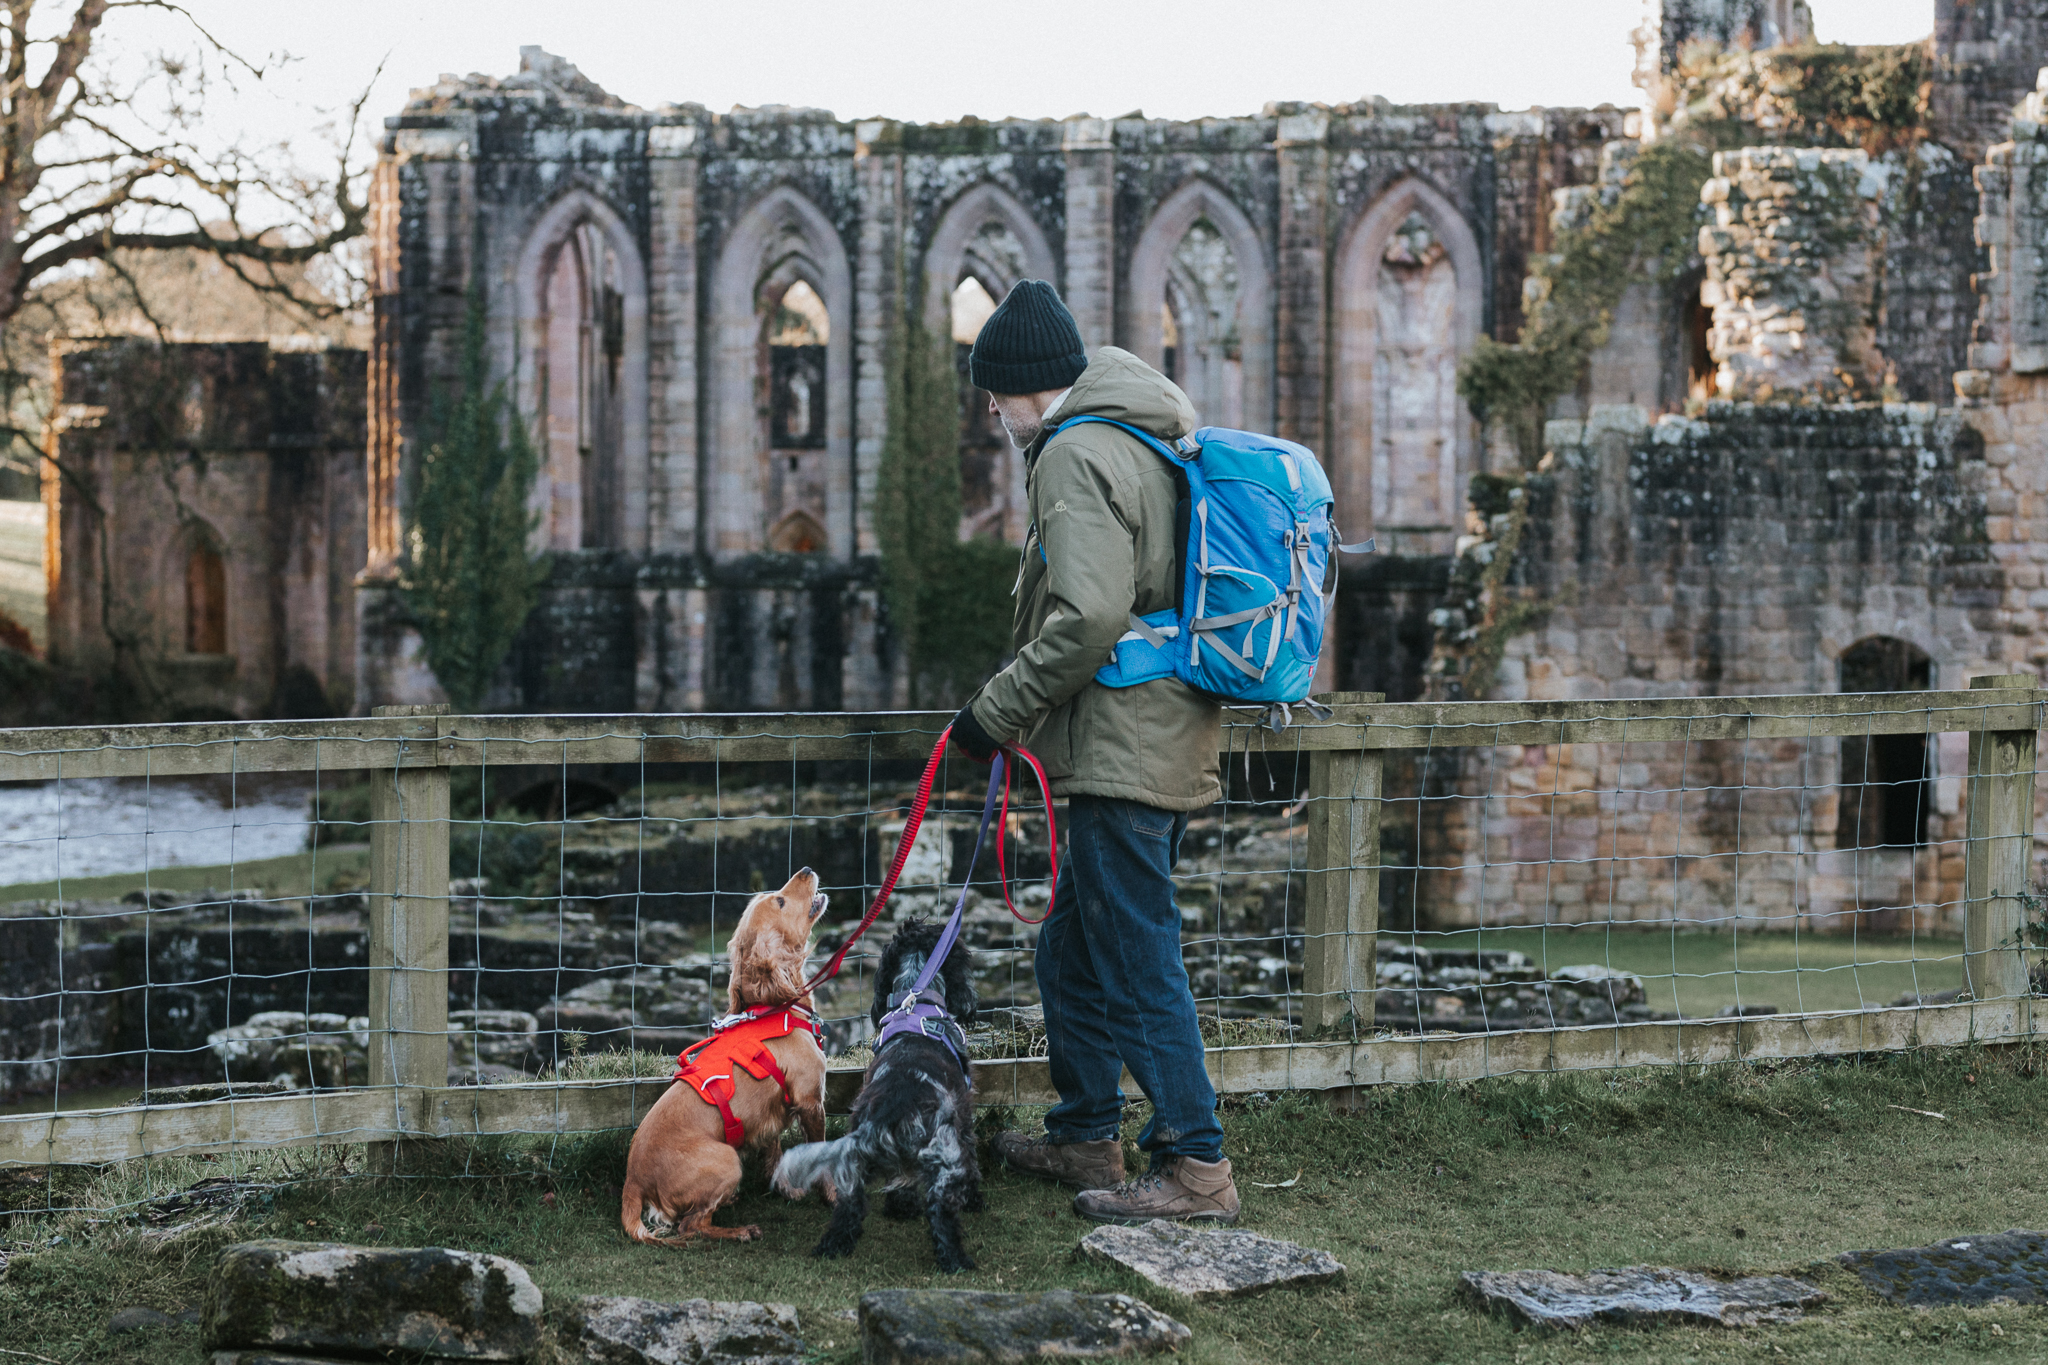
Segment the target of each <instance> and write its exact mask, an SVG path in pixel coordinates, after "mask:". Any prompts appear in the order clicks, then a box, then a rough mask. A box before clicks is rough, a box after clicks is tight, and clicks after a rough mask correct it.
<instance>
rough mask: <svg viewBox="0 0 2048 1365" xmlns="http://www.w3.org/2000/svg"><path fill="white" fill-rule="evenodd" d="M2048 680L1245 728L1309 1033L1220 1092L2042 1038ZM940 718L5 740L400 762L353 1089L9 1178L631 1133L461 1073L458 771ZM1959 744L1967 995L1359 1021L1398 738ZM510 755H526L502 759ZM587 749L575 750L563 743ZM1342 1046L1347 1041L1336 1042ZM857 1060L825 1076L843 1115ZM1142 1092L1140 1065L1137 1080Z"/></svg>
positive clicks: (12, 775)
mask: <svg viewBox="0 0 2048 1365" xmlns="http://www.w3.org/2000/svg"><path fill="white" fill-rule="evenodd" d="M2044 698H2048V693H2043V692H2040V691H2037V690H2035V687H2034V680H2033V679H2032V678H2031V677H2027V676H1999V677H1985V678H1977V679H1975V680H1973V682H1972V686H1971V689H1970V690H1968V691H1946V692H1904V693H1878V694H1868V695H1824V696H1821V695H1816V696H1784V697H1712V698H1697V699H1693V698H1658V699H1646V700H1637V701H1573V702H1471V703H1456V704H1424V703H1408V704H1388V703H1383V702H1380V701H1379V700H1378V699H1377V698H1376V697H1374V696H1371V695H1367V694H1342V695H1339V696H1335V697H1332V698H1329V699H1328V700H1330V701H1331V702H1332V703H1333V704H1334V714H1333V715H1332V717H1331V718H1330V719H1329V720H1328V721H1324V722H1312V723H1308V724H1297V725H1295V726H1293V727H1291V728H1289V729H1288V730H1286V731H1284V732H1282V733H1280V734H1270V733H1268V732H1265V731H1261V730H1256V729H1252V728H1250V727H1234V728H1233V730H1232V732H1231V733H1232V743H1233V746H1234V747H1233V751H1232V757H1233V758H1235V757H1236V756H1237V754H1238V753H1240V752H1243V751H1245V750H1246V749H1250V750H1262V751H1265V752H1269V753H1276V754H1303V755H1306V756H1307V757H1308V760H1309V801H1308V804H1307V806H1306V816H1307V819H1308V822H1309V824H1308V839H1307V848H1308V855H1307V869H1306V870H1307V885H1308V900H1307V907H1306V923H1305V925H1304V927H1303V936H1304V938H1305V957H1304V980H1303V987H1302V991H1301V996H1300V1001H1299V1004H1300V1006H1301V1017H1302V1019H1303V1022H1304V1024H1305V1026H1306V1034H1307V1037H1306V1040H1305V1041H1301V1042H1294V1043H1288V1044H1284V1045H1274V1046H1259V1047H1232V1048H1218V1049H1215V1050H1213V1051H1211V1052H1210V1054H1209V1069H1210V1072H1211V1075H1212V1076H1213V1078H1214V1079H1215V1081H1216V1085H1217V1089H1218V1090H1219V1092H1222V1093H1247V1092H1253V1091H1274V1090H1288V1089H1301V1090H1332V1089H1341V1088H1346V1087H1354V1086H1371V1085H1385V1084H1407V1083H1417V1082H1433V1081H1452V1080H1469V1079H1477V1078H1480V1077H1484V1076H1494V1075H1502V1074H1508V1073H1517V1072H1551V1071H1573V1070H1589V1069H1606V1068H1619V1067H1634V1066H1661V1065H1674V1064H1692V1065H1697V1064H1704V1063H1711V1062H1721V1061H1731V1060H1736V1059H1764V1058H1777V1057H1799V1056H1815V1055H1824V1054H1845V1053H1859V1052H1872V1051H1879V1050H1887V1049H1899V1048H1909V1047H1914V1046H1921V1045H1930V1044H1956V1043H1964V1042H1969V1041H1973V1040H1975V1041H2000V1040H2013V1039H2018V1038H2022V1037H2026V1036H2030V1035H2031V1034H2032V1033H2033V1031H2034V1013H2033V1006H2032V1002H2031V999H2030V997H2029V985H2028V975H2027V964H2026V957H2025V953H2024V951H2023V950H2022V949H2021V948H2020V938H2021V933H2022V907H2021V901H2020V895H2019V893H2021V892H2022V891H2024V890H2025V889H2026V888H2027V886H2028V882H2029V879H2030V874H2031V862H2032V855H2033V847H2034V759H2035V737H2036V732H2037V731H2038V730H2039V728H2040V726H2041V723H2042V705H2043V700H2044ZM945 720H946V717H944V716H942V715H931V714H923V713H886V714H877V715H854V714H826V715H791V716H769V715H688V716H651V715H629V716H452V715H448V714H445V711H444V710H443V709H441V708H430V707H423V708H408V707H385V708H379V710H378V712H377V713H376V714H375V715H374V716H372V717H370V718H367V719H355V720H335V721H307V722H246V723H234V724H199V725H156V726H131V727H107V728H78V729H47V730H17V731H11V732H0V780H6V781H18V780H23V779H44V780H46V779H54V778H67V779H83V778H109V777H131V778H133V777H175V776H187V775H195V774H210V773H230V772H233V773H257V772H316V771H317V772H320V773H322V774H336V773H342V772H350V771H358V772H360V771H368V772H374V773H380V774H382V773H388V774H389V778H390V780H389V781H388V782H385V781H381V780H380V781H378V782H376V783H375V793H376V795H375V808H374V811H373V821H374V823H373V826H372V842H371V882H370V888H371V890H370V934H369V944H370V964H369V1002H370V1003H369V1017H370V1018H371V1020H372V1021H373V1030H372V1033H371V1043H370V1077H371V1081H372V1083H371V1084H370V1085H368V1086H366V1087H362V1088H356V1089H348V1090H329V1091H307V1092H302V1093H297V1094H289V1095H277V1096H264V1097H257V1098H238V1099H225V1100H216V1101H211V1102H206V1103H197V1104H181V1105H169V1106H152V1107H130V1108H121V1109H105V1110H86V1111H71V1112H60V1113H46V1114H34V1115H25V1116H18V1117H0V1166H15V1165H33V1166H41V1165H54V1164H70V1163H99V1162H109V1161H119V1160H125V1159H129V1158H135V1157H148V1156H152V1155H190V1154H195V1153H201V1152H213V1151H223V1150H231V1149H253V1148H267V1147H289V1146H302V1145H308V1144H314V1143H338V1142H366V1143H372V1144H379V1146H378V1147H377V1148H376V1149H375V1150H377V1151H380V1152H386V1153H388V1151H389V1148H388V1147H385V1146H383V1144H392V1143H397V1142H402V1141H407V1140H417V1139H427V1138H450V1137H468V1136H477V1135H486V1134H536V1133H538V1134H566V1133H574V1132H586V1131H592V1130H598V1129H605V1128H619V1127H626V1126H630V1125H632V1124H633V1123H635V1122H636V1121H637V1119H638V1116H639V1115H640V1114H642V1113H644V1112H645V1111H646V1109H647V1107H648V1106H649V1105H650V1104H652V1103H653V1101H654V1099H655V1098H656V1097H657V1096H658V1095H659V1094H660V1093H661V1091H662V1090H663V1089H664V1088H665V1087H666V1085H667V1082H666V1081H663V1080H656V1079H642V1080H619V1081H542V1082H531V1083H522V1084H510V1085H489V1086H461V1087H450V1086H447V1085H446V1084H445V1081H446V1079H447V1064H448V1034H447V1021H448V1020H447V1016H448V889H449V888H448V832H449V789H448V788H449V774H450V770H451V769H455V768H461V767H466V766H476V765H478V764H480V763H483V762H484V761H485V760H486V757H487V756H488V759H489V761H490V762H492V763H506V762H528V763H531V762H538V761H560V762H575V763H634V764H639V763H647V764H655V763H661V764H670V763H708V762H717V761H725V762H734V761H757V760H782V761H802V760H825V759H921V758H923V757H924V756H925V754H926V753H927V752H928V751H929V747H930V744H931V742H932V739H933V737H934V736H935V735H936V734H937V732H938V730H939V729H940V728H941V726H943V724H944V723H945ZM1943 732H1966V733H1967V734H1968V736H1969V755H1970V760H1969V761H1970V767H1969V779H1968V797H1967V803H1968V804H1967V824H1968V835H1967V852H1966V857H1967V870H1966V876H1965V881H1966V888H1967V892H1966V899H1967V905H1966V908H1965V916H1964V973H1965V987H1966V989H1965V992H1964V995H1963V997H1962V999H1960V1000H1959V1001H1958V1002H1957V1003H1955V1004H1951V1005H1940V1006H1922V1007H1913V1008H1894V1009H1865V1010H1859V1011H1853V1012H1844V1013H1834V1014H1788V1015H1775V1016H1769V1017H1763V1018H1746V1019H1744V1018H1731V1019H1713V1020H1683V1021H1676V1022H1646V1023H1624V1024H1613V1025H1602V1026H1598V1027H1580V1028H1550V1029H1529V1030H1523V1031H1516V1032H1505V1033H1504V1032H1492V1033H1481V1034H1465V1035H1453V1036H1445V1035H1433V1034H1432V1035H1419V1036H1371V1034H1370V1030H1369V1029H1361V1028H1359V1027H1357V1026H1356V1021H1361V1020H1365V1021H1369V1020H1371V1019H1372V1018H1373V1003H1372V997H1373V989H1374V973H1375V935H1376V932H1377V929H1378V914H1379V876H1380V849H1379V817H1380V805H1381V795H1382V777H1383V761H1384V759H1385V757H1386V756H1387V755H1388V754H1389V753H1390V752H1393V751H1399V750H1418V749H1424V748H1428V749H1432V750H1444V749H1452V748H1458V747H1463V746H1482V747H1483V746H1496V745H1508V744H1515V745H1559V744H1587V743H1601V742H1611V741H1628V742H1632V743H1633V742H1640V741H1657V740H1665V741H1698V740H1714V739H1734V740H1758V739H1772V738H1786V739H1812V738H1815V737H1819V736H1868V735H1881V734H1897V733H1912V734H1927V735H1932V734H1937V733H1943ZM509 754H520V755H522V757H519V758H508V757H507V756H508V755H509ZM571 754H573V757H570V755H571ZM1333 1035H1341V1036H1333ZM858 1079H859V1076H858V1072H857V1071H853V1070H844V1069H841V1070H835V1071H834V1072H833V1073H832V1076H831V1081H830V1087H831V1090H830V1094H831V1099H832V1101H833V1103H834V1104H835V1105H837V1106H843V1105H844V1104H845V1102H846V1101H847V1100H849V1099H850V1098H851V1094H852V1091H853V1088H854V1087H855V1086H856V1085H857V1083H858ZM975 1082H976V1086H977V1089H978V1091H979V1093H980V1095H981V1097H982V1098H983V1099H984V1100H985V1101H988V1102H1007V1103H1021V1104H1043V1103H1051V1102H1052V1101H1053V1100H1054V1099H1055V1098H1056V1097H1055V1095H1054V1093H1053V1090H1052V1086H1051V1081H1050V1078H1049V1076H1048V1073H1047V1067H1046V1063H1045V1061H1044V1059H1043V1058H1019V1059H1005V1060H995V1061H982V1062H977V1063H976V1064H975ZM1126 1084H1127V1085H1128V1084H1129V1082H1128V1079H1127V1081H1126Z"/></svg>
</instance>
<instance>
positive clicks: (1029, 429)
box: [996, 408, 1045, 450]
mask: <svg viewBox="0 0 2048 1365" xmlns="http://www.w3.org/2000/svg"><path fill="white" fill-rule="evenodd" d="M996 416H997V418H999V419H1000V420H1001V421H1002V424H1003V430H1004V431H1007V432H1009V433H1010V444H1011V445H1013V446H1015V447H1017V449H1019V450H1029V449H1031V443H1032V442H1033V441H1035V440H1037V439H1038V438H1039V437H1040V436H1041V435H1043V434H1044V432H1045V419H1044V418H1043V417H1026V418H1022V419H1021V420H1020V421H1019V422H1017V423H1015V424H1013V423H1012V422H1011V421H1010V415H1009V414H1008V413H1006V412H1004V411H1003V410H1002V409H1000V408H998V409H997V410H996Z"/></svg>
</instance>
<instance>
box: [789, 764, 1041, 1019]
mask: <svg viewBox="0 0 2048 1365" xmlns="http://www.w3.org/2000/svg"><path fill="white" fill-rule="evenodd" d="M952 734H953V727H952V726H950V725H948V726H947V727H946V728H945V729H944V730H941V731H940V732H939V742H938V743H937V744H935V745H933V746H932V756H931V761H930V762H928V763H926V764H925V765H924V776H922V777H920V778H919V779H918V780H917V795H916V796H915V797H914V798H912V800H911V803H910V815H909V818H907V819H906V820H905V821H904V822H903V834H902V836H901V837H900V838H898V839H897V841H896V856H895V857H894V858H892V859H890V861H889V875H888V876H886V877H884V878H883V879H882V889H881V890H880V891H878V892H877V893H876V894H875V901H874V904H872V905H870V906H869V907H868V912H867V914H866V915H865V916H863V917H862V919H861V922H860V927H859V928H857V929H855V930H854V931H853V935H852V937H850V938H848V939H847V940H846V942H844V943H842V944H841V945H839V951H838V952H836V953H834V954H833V955H832V960H831V961H830V962H828V963H826V964H825V965H824V967H823V968H821V969H820V970H819V972H818V974H817V975H816V976H814V977H812V978H811V979H810V980H809V981H807V982H805V983H804V994H806V995H808V994H809V993H810V992H811V991H813V990H815V989H816V988H817V987H818V986H820V985H822V984H823V983H825V982H827V981H830V980H831V979H832V978H833V977H835V976H837V975H839V968H840V966H841V964H843V963H844V962H845V961H846V955H847V953H848V952H850V951H851V950H852V948H853V945H854V944H856V943H858V942H860V937H861V935H862V934H865V933H866V932H867V931H868V929H869V928H870V927H872V926H873V924H874V922H875V921H876V920H877V919H880V918H881V915H882V909H883V907H884V906H886V905H888V904H889V897H890V896H891V895H893V894H895V891H896V879H897V878H898V877H901V876H902V875H903V865H904V864H905V863H907V862H909V861H910V849H911V846H912V845H913V844H915V843H916V842H917V831H918V829H919V828H920V827H921V826H922V825H923V824H924V814H925V812H926V811H927V810H929V809H930V808H931V804H932V784H933V783H934V782H936V781H937V780H938V777H939V761H940V760H941V759H943V758H944V757H945V755H946V741H947V740H948V739H950V738H951V737H952ZM1003 747H1004V749H1006V750H1007V751H1009V752H1010V753H1012V754H1015V755H1016V756H1017V757H1018V758H1021V759H1023V760H1024V761H1025V762H1026V763H1029V764H1030V765H1031V771H1033V772H1034V773H1037V774H1038V789H1039V792H1040V793H1041V794H1042V795H1043V796H1044V798H1045V825H1046V829H1047V831H1048V832H1049V833H1050V835H1051V837H1052V879H1053V881H1054V882H1055V883H1057V882H1058V881H1059V877H1060V833H1059V828H1058V826H1057V825H1056V824H1055V823H1054V816H1053V812H1052V784H1051V783H1050V782H1049V781H1047V779H1046V776H1045V768H1044V765H1042V764H1041V763H1039V761H1038V759H1037V758H1036V757H1035V756H1033V755H1032V754H1031V753H1030V751H1028V750H1026V749H1024V748H1022V747H1021V746H1017V745H1009V744H1006V745H1004V746H1003ZM1009 822H1010V783H1009V779H1008V776H1007V772H1006V774H1005V777H1004V780H1003V817H1002V822H1001V825H1000V827H999V828H998V829H997V831H996V866H997V868H998V870H999V874H1000V875H1001V877H1002V880H1003V904H1004V905H1007V906H1009V907H1010V913H1011V914H1012V915H1015V916H1016V917H1017V918H1018V919H1019V920H1023V922H1024V923H1026V924H1039V923H1042V922H1043V921H1044V919H1045V915H1040V916H1039V917H1038V918H1037V919H1025V918H1024V916H1023V914H1022V913H1021V912H1019V910H1018V909H1017V907H1016V906H1015V905H1014V904H1011V901H1010V877H1009V872H1008V871H1007V869H1005V868H1004V867H1003V838H1004V836H1005V835H1006V834H1007V833H1008V832H1009ZM1051 913H1052V907H1051V906H1049V905H1048V906H1047V907H1046V914H1048V915H1049V914H1051Z"/></svg>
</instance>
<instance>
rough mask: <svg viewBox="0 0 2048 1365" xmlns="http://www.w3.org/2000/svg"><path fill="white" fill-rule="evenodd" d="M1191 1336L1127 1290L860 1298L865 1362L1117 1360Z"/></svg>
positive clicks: (916, 1292) (882, 1293) (913, 1292)
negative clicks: (1088, 1292)
mask: <svg viewBox="0 0 2048 1365" xmlns="http://www.w3.org/2000/svg"><path fill="white" fill-rule="evenodd" d="M1192 1335H1193V1334H1192V1333H1190V1332H1189V1331H1188V1329H1187V1328H1186V1327H1185V1326H1183V1325H1182V1324H1181V1323H1179V1322H1176V1321H1175V1320H1174V1319H1172V1318H1170V1317H1168V1316H1166V1314H1164V1313H1162V1312H1160V1311H1159V1310H1158V1309H1156V1308H1154V1307H1152V1305H1150V1304H1148V1303H1146V1302H1144V1301H1143V1300H1142V1299H1134V1298H1132V1297H1131V1296H1130V1295H1128V1294H1076V1293H1074V1292H1073V1291H1072V1290H1069V1289H1053V1290H1048V1291H1046V1292H1045V1293H1042V1294H990V1293H983V1292H981V1291H979V1290H973V1289H878V1290H875V1291H874V1292H872V1293H868V1294H863V1295H861V1297H860V1343H861V1360H862V1362H863V1365H925V1362H930V1361H995V1362H1009V1361H1016V1362H1023V1361H1033V1360H1040V1359H1043V1358H1044V1357H1047V1356H1055V1357H1059V1358H1061V1359H1069V1360H1121V1359H1126V1358H1129V1357H1132V1356H1149V1355H1158V1354H1160V1353H1162V1352H1166V1351H1174V1350H1178V1349H1179V1348H1180V1347H1181V1346H1183V1345H1185V1344H1186V1342H1187V1340H1188V1338H1189V1337H1190V1336H1192Z"/></svg>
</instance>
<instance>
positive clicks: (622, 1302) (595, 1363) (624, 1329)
mask: <svg viewBox="0 0 2048 1365" xmlns="http://www.w3.org/2000/svg"><path fill="white" fill-rule="evenodd" d="M564 1318H565V1320H566V1322H565V1332H566V1335H567V1337H568V1343H572V1344H573V1345H574V1346H575V1348H576V1349H578V1350H580V1351H581V1352H582V1358H583V1360H585V1361H587V1362H589V1365H803V1363H804V1359H805V1355H804V1343H803V1337H802V1334H801V1328H800V1327H799V1325H798V1322H797V1312H796V1309H795V1308H794V1307H792V1306H791V1305H789V1304H786V1303H717V1302H712V1301H709V1300H705V1299H687V1300H685V1301H684V1302H682V1303H657V1302H655V1301H654V1300H652V1299H636V1298H625V1297H607V1296H602V1295H592V1296H590V1297H586V1298H581V1299H578V1300H576V1302H575V1304H574V1305H573V1306H572V1307H571V1308H570V1309H569V1311H568V1312H567V1313H566V1314H565V1315H564Z"/></svg>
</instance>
